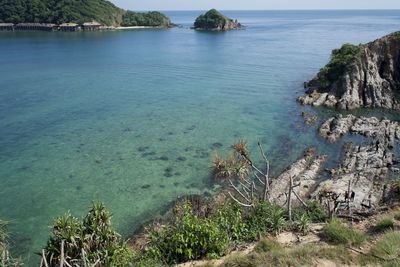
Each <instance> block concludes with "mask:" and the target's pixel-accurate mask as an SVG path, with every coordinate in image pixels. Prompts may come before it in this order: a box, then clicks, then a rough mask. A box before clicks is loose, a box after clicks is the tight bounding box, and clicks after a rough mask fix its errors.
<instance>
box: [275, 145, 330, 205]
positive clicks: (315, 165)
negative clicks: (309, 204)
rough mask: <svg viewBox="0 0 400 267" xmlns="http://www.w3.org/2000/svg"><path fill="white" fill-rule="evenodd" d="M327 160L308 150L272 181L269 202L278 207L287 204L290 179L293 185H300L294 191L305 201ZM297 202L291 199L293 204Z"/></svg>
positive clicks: (312, 150) (324, 156)
mask: <svg viewBox="0 0 400 267" xmlns="http://www.w3.org/2000/svg"><path fill="white" fill-rule="evenodd" d="M326 160H327V156H326V155H322V156H317V157H316V156H315V149H312V148H310V149H308V150H307V151H306V152H305V154H304V155H303V156H302V157H301V158H300V159H298V160H297V161H295V162H294V163H293V164H292V165H290V166H289V167H288V168H287V169H286V170H285V171H284V172H283V173H282V174H281V175H279V176H278V177H277V178H276V179H273V180H272V182H271V185H270V196H269V197H270V200H271V201H272V202H274V203H276V204H277V205H279V206H283V205H285V203H286V202H287V193H288V192H289V184H290V178H292V179H293V183H294V184H298V183H300V186H298V187H296V188H295V189H294V191H295V192H296V193H297V195H298V196H299V197H300V198H302V199H304V200H306V199H307V197H309V194H310V192H311V191H312V189H313V188H314V187H315V185H316V183H317V176H318V174H319V171H320V169H321V167H322V165H323V164H324V163H325V161H326ZM296 202H298V200H297V199H296V197H293V203H296Z"/></svg>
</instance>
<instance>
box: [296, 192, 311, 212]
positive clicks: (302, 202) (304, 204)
mask: <svg viewBox="0 0 400 267" xmlns="http://www.w3.org/2000/svg"><path fill="white" fill-rule="evenodd" d="M293 194H294V195H295V196H296V197H297V199H298V200H299V201H300V202H301V204H303V206H304V207H306V208H308V205H307V204H306V203H305V202H304V201H303V200H302V199H301V198H300V196H299V195H298V194H297V193H296V192H295V191H294V190H293Z"/></svg>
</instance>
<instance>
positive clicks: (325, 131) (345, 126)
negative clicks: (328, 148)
mask: <svg viewBox="0 0 400 267" xmlns="http://www.w3.org/2000/svg"><path fill="white" fill-rule="evenodd" d="M355 119H356V117H355V116H353V115H348V116H345V117H343V116H342V115H341V114H339V115H337V116H336V117H332V118H329V119H328V120H327V121H325V122H324V123H323V124H322V125H321V127H320V128H319V133H320V135H321V136H322V137H324V138H325V139H327V140H328V141H329V142H332V143H333V142H336V141H337V140H338V139H339V138H340V137H342V136H343V135H344V134H346V133H348V132H349V131H350V129H351V127H352V126H353V124H354V120H355Z"/></svg>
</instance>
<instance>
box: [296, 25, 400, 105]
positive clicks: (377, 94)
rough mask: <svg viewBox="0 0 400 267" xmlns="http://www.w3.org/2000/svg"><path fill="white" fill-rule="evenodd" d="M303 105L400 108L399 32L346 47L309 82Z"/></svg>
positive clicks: (333, 56) (334, 53)
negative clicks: (363, 43) (399, 93)
mask: <svg viewBox="0 0 400 267" xmlns="http://www.w3.org/2000/svg"><path fill="white" fill-rule="evenodd" d="M305 86H306V87H307V88H308V91H307V94H306V95H305V96H301V97H299V99H298V100H299V101H300V102H301V103H302V104H304V105H313V106H328V107H336V108H338V109H355V108H359V107H376V108H385V109H396V110H399V109H400V102H399V99H398V98H397V97H396V96H398V92H399V89H400V32H395V33H392V34H389V35H387V36H384V37H382V38H380V39H377V40H375V41H373V42H371V43H368V44H365V45H351V44H344V45H343V46H342V47H341V48H340V49H335V50H333V52H332V56H331V61H330V62H329V63H328V64H327V65H326V66H325V67H324V68H322V69H321V70H320V72H319V73H318V74H317V76H316V77H315V78H314V79H312V80H311V81H310V82H308V83H306V84H305Z"/></svg>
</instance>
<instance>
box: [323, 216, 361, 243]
mask: <svg viewBox="0 0 400 267" xmlns="http://www.w3.org/2000/svg"><path fill="white" fill-rule="evenodd" d="M323 236H324V237H325V238H326V239H327V240H328V241H330V242H331V243H333V244H343V245H360V244H362V243H363V242H364V241H365V238H366V237H365V235H364V234H362V233H360V232H358V231H356V230H354V229H352V228H349V227H348V226H347V225H344V224H343V223H341V222H340V221H339V220H337V219H333V220H332V221H331V222H330V223H329V224H327V225H326V226H325V227H324V229H323Z"/></svg>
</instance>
